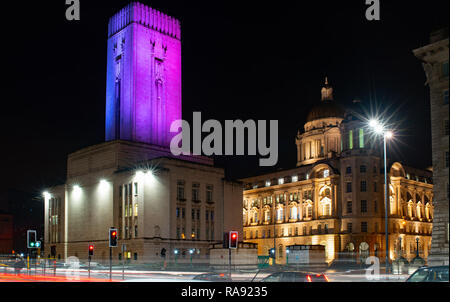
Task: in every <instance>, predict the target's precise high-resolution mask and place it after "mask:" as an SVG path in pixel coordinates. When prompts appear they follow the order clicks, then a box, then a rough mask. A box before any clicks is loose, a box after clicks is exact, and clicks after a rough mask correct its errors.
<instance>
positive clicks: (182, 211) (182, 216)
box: [181, 208, 186, 219]
mask: <svg viewBox="0 0 450 302" xmlns="http://www.w3.org/2000/svg"><path fill="white" fill-rule="evenodd" d="M181 218H183V219H184V218H186V209H185V208H181Z"/></svg>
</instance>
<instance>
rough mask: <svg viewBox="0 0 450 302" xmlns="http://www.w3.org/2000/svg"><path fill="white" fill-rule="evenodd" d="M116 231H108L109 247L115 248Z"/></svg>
mask: <svg viewBox="0 0 450 302" xmlns="http://www.w3.org/2000/svg"><path fill="white" fill-rule="evenodd" d="M117 237H118V236H117V229H110V230H109V247H117V241H118V240H117V239H118V238H117Z"/></svg>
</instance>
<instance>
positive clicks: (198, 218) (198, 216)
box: [197, 209, 200, 220]
mask: <svg viewBox="0 0 450 302" xmlns="http://www.w3.org/2000/svg"><path fill="white" fill-rule="evenodd" d="M197 220H200V210H199V209H197Z"/></svg>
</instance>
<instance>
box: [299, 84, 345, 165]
mask: <svg viewBox="0 0 450 302" xmlns="http://www.w3.org/2000/svg"><path fill="white" fill-rule="evenodd" d="M344 115H345V111H344V110H343V109H342V108H341V107H340V106H339V105H338V104H336V102H335V101H334V98H333V88H332V87H331V86H330V84H329V83H328V78H325V86H324V87H322V100H321V102H320V103H319V104H317V105H316V106H314V107H313V109H312V110H311V111H310V112H309V114H308V116H307V118H306V124H305V127H304V128H305V132H304V133H300V132H299V133H298V134H297V137H296V140H295V142H296V145H297V166H301V165H309V164H313V163H315V162H317V161H319V160H323V159H325V158H329V157H330V156H331V157H332V156H333V154H340V151H341V133H340V130H339V125H340V124H341V123H342V121H343V119H344Z"/></svg>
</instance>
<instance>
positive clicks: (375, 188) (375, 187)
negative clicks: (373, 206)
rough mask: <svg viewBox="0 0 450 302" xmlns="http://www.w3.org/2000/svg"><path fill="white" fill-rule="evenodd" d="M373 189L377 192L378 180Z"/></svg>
mask: <svg viewBox="0 0 450 302" xmlns="http://www.w3.org/2000/svg"><path fill="white" fill-rule="evenodd" d="M373 191H374V192H377V183H376V182H374V183H373Z"/></svg>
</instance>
